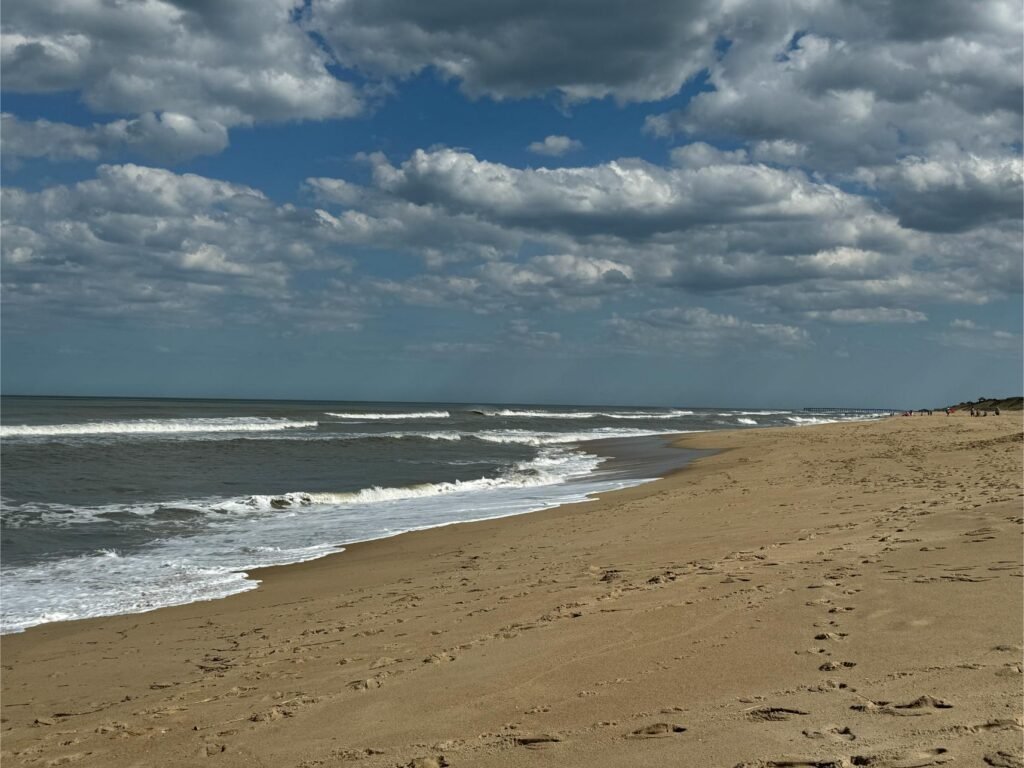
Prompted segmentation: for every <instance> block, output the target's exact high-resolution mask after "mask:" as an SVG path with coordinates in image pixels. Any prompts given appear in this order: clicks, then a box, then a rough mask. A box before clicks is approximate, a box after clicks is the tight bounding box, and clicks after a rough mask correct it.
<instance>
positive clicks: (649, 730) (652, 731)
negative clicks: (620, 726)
mask: <svg viewBox="0 0 1024 768" xmlns="http://www.w3.org/2000/svg"><path fill="white" fill-rule="evenodd" d="M685 732H686V728H684V727H683V726H681V725H676V724H675V723H651V724H650V725H645V726H644V727H643V728H637V729H636V730H635V731H630V732H629V733H628V734H626V738H628V739H662V738H665V737H666V736H675V735H677V734H680V733H685Z"/></svg>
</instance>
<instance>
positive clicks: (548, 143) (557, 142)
mask: <svg viewBox="0 0 1024 768" xmlns="http://www.w3.org/2000/svg"><path fill="white" fill-rule="evenodd" d="M527 149H528V150H529V151H530V152H533V153H534V154H535V155H547V156H548V157H561V156H562V155H564V154H566V153H568V152H575V151H576V150H579V149H583V142H581V141H577V140H576V139H570V138H569V137H568V136H548V137H546V138H545V139H544V141H535V142H533V143H531V144H530V145H529V146H528V147H527Z"/></svg>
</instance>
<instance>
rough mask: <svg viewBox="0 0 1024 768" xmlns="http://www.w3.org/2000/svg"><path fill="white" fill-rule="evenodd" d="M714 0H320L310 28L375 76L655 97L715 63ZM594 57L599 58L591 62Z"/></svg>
mask: <svg viewBox="0 0 1024 768" xmlns="http://www.w3.org/2000/svg"><path fill="white" fill-rule="evenodd" d="M717 7H718V4H717V3H712V2H710V1H709V0H698V1H697V2H692V1H688V2H681V1H680V0H658V1H657V2H650V3H646V4H645V5H644V9H643V12H642V13H637V12H636V10H635V9H632V8H629V7H627V6H624V5H623V4H622V3H619V2H615V0H595V2H590V3H588V4H587V5H586V7H585V8H581V7H580V6H579V5H577V4H575V3H565V2H561V3H522V2H516V1H515V0H496V1H495V2H490V3H486V4H483V5H481V4H480V3H477V2H473V0H443V1H442V2H434V3H421V2H416V0H319V1H318V2H316V3H314V5H313V8H312V13H311V15H310V19H309V27H310V28H311V29H314V30H315V31H316V32H317V33H318V34H320V35H321V36H322V37H323V39H324V40H326V41H327V44H328V45H329V46H330V47H331V50H332V51H333V52H334V54H335V55H336V56H337V57H338V58H339V59H340V60H341V61H343V62H345V63H346V64H348V65H349V66H354V67H358V68H359V69H361V70H363V71H365V72H368V73H371V74H374V75H376V76H380V77H409V76H411V75H414V74H416V73H418V72H421V71H423V70H425V69H432V70H433V71H435V72H437V73H438V74H440V75H441V76H442V77H446V78H455V79H457V80H458V81H459V83H460V84H461V86H462V88H463V89H464V90H465V91H466V92H467V93H469V94H471V95H484V94H486V95H489V96H491V97H494V98H497V99H503V98H521V97H526V96H533V95H538V94H545V93H556V94H558V95H559V96H560V97H562V98H563V99H564V100H566V101H569V102H577V101H584V100H588V99H600V98H604V97H606V96H612V97H614V98H616V99H618V100H620V101H649V100H656V99H663V98H666V97H668V96H671V95H673V94H674V93H676V92H677V91H678V90H679V89H680V87H682V85H683V84H684V83H685V82H686V81H687V80H688V79H689V78H690V77H693V76H694V75H696V74H697V73H698V72H700V71H701V69H703V68H704V67H706V66H707V65H708V63H709V62H710V61H711V60H712V59H713V55H714V42H715V39H716V30H715V28H714V24H713V23H712V20H713V19H714V18H715V16H716V14H717ZM595 51H600V55H599V56H598V55H594V52H595Z"/></svg>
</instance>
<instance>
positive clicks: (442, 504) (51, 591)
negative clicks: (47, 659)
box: [0, 445, 647, 632]
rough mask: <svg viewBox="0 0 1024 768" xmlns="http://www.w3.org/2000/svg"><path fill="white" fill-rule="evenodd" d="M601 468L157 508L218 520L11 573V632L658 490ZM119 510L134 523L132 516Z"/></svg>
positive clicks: (5, 621) (550, 455)
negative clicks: (472, 526)
mask: <svg viewBox="0 0 1024 768" xmlns="http://www.w3.org/2000/svg"><path fill="white" fill-rule="evenodd" d="M600 462H601V459H599V458H598V457H596V456H592V455H589V454H586V453H583V452H581V451H579V450H576V449H572V448H569V447H567V446H559V445H549V446H547V447H545V448H542V449H541V451H540V454H539V455H538V456H537V457H536V458H535V459H533V460H531V461H524V462H521V463H519V464H517V465H516V466H514V467H512V468H510V469H509V470H508V471H507V472H506V473H505V474H503V475H501V476H499V477H496V478H482V479H480V480H471V481H466V482H463V483H447V484H446V483H437V484H431V485H429V486H427V485H423V486H413V487H410V488H368V489H363V490H361V491H356V492H353V493H346V494H322V493H317V494H312V493H308V494H301V493H300V494H288V495H286V496H290V497H292V498H297V500H298V502H299V504H298V505H297V506H291V507H289V508H287V509H283V510H282V509H275V508H274V507H273V506H272V504H271V503H270V502H271V500H272V499H273V498H275V497H247V498H244V499H237V500H234V501H233V502H232V501H229V500H223V499H222V500H220V503H219V504H217V503H211V500H207V501H206V502H203V503H202V504H200V502H196V501H188V502H181V503H173V504H165V505H155V504H151V505H145V506H143V507H139V508H138V509H139V514H140V515H141V514H146V513H151V512H152V511H154V510H156V509H158V508H160V506H173V507H188V508H191V509H202V510H204V511H205V512H207V513H208V514H206V515H205V518H204V519H205V523H206V526H205V528H204V530H203V532H202V533H201V534H200V535H190V536H181V537H170V538H168V537H165V538H162V539H160V540H157V541H154V542H153V544H152V546H150V547H147V548H146V549H144V550H140V551H135V552H112V551H104V552H95V553H92V554H90V555H86V556H82V557H76V558H68V559H64V560H58V561H47V562H43V563H37V564H35V565H32V566H27V567H9V568H5V569H4V572H3V583H4V601H3V605H2V610H3V615H2V617H0V628H2V631H4V632H12V631H19V630H21V629H24V628H26V627H30V626H33V625H36V624H42V623H45V622H48V621H59V620H67V619H78V618H86V617H94V616H105V615H111V614H122V613H139V612H143V611H148V610H152V609H154V608H160V607H164V606H169V605H181V604H184V603H190V602H195V601H199V600H211V599H215V598H220V597H225V596H227V595H231V594H235V593H237V592H244V591H246V590H249V589H253V588H255V587H256V585H257V584H256V582H254V581H252V580H249V579H248V578H247V577H246V571H248V570H251V569H252V568H256V567H263V566H268V565H276V564H282V563H293V562H300V561H303V560H309V559H313V558H317V557H321V556H323V555H325V554H329V553H331V552H336V551H339V549H340V548H341V547H342V546H343V545H345V544H347V543H351V542H355V541H366V540H370V539H379V538H384V537H387V536H392V535H395V534H398V533H402V532H404V531H411V530H420V529H423V528H431V527H437V526H442V525H450V524H452V523H458V522H469V521H472V520H482V519H489V518H495V517H504V516H508V515H516V514H521V513H524V512H529V511H533V510H538V509H545V508H548V507H552V506H556V505H558V504H566V503H575V502H580V501H585V500H586V499H587V498H588V495H589V494H593V493H598V492H603V491H607V490H612V489H616V488H623V487H627V486H629V485H636V484H639V483H643V482H647V479H644V478H639V479H629V480H623V479H622V478H614V477H606V476H602V475H600V474H599V473H598V474H593V473H592V470H593V469H594V468H596V467H597V466H598V465H599V464H600ZM568 479H573V480H574V482H572V483H567V482H565V481H566V480H568ZM276 498H285V497H276ZM306 499H308V502H307V501H306ZM253 500H255V504H253V503H250V502H251V501H253ZM109 509H112V510H113V509H115V508H114V507H110V508H109ZM116 510H117V511H118V512H119V513H121V514H123V513H124V512H125V511H127V510H126V508H125V507H123V506H119V507H116ZM103 511H104V510H101V509H94V510H92V511H91V514H90V515H89V517H91V518H92V519H93V520H96V519H102V513H103ZM226 512H232V513H233V514H225V513H226ZM140 524H144V521H140Z"/></svg>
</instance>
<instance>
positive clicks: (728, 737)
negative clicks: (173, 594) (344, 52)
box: [0, 414, 1024, 768]
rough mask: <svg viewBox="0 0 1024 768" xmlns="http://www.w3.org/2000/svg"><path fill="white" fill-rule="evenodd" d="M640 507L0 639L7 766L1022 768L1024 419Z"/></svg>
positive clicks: (817, 431)
mask: <svg viewBox="0 0 1024 768" xmlns="http://www.w3.org/2000/svg"><path fill="white" fill-rule="evenodd" d="M681 444H682V445H684V446H686V447H689V448H706V449H713V450H715V451H716V453H715V454H714V455H710V456H707V457H705V458H702V459H700V460H698V461H697V462H695V463H694V464H693V465H691V466H690V467H688V468H686V469H684V470H683V471H680V472H678V473H675V474H673V475H672V476H670V477H668V478H666V479H664V480H661V481H659V482H657V483H653V484H650V485H646V486H642V487H638V488H632V489H629V490H625V491H621V492H616V493H612V494H608V495H607V496H606V497H604V498H602V499H600V500H597V501H593V502H590V503H587V504H577V505H571V506H567V507H563V508H560V509H555V510H550V511H546V512H541V513H535V514H531V515H525V516H520V517H514V518H506V519H501V520H493V521H486V522H479V523H470V524H463V525H456V526H450V527H447V528H441V529H434V530H429V531H422V532H418V533H411V534H405V535H402V536H398V537H395V538H393V539H388V540H383V541H377V542H370V543H367V544H361V545H356V546H353V547H350V548H349V549H348V551H346V552H344V553H342V554H340V555H336V556H331V557H328V558H324V559H322V560H318V561H315V562H311V563H305V564H301V565H295V566H288V567H283V568H276V569H269V570H266V571H263V572H260V573H259V574H256V575H257V576H258V578H260V579H262V580H263V585H262V586H261V588H260V589H259V590H256V591H253V592H248V593H245V594H241V595H237V596H234V597H232V598H228V599H226V600H221V601H216V602H209V603H202V604H194V605H189V606H183V607H180V608H170V609H162V610H159V611H155V612H152V613H148V614H140V615H133V616H120V617H113V618H105V619H94V620H88V621H80V622H72V623H66V624H50V625H44V626H41V627H36V628H34V629H31V630H29V631H27V632H25V633H23V634H20V635H11V636H5V637H4V639H3V649H2V650H3V702H2V704H3V723H2V734H3V739H2V752H0V758H2V761H3V764H4V765H5V766H52V765H74V766H109V767H111V768H117V767H119V766H193V765H210V766H268V767H269V766H274V767H277V766H289V767H291V766H294V767H296V768H298V767H300V766H301V767H302V768H313V767H314V766H359V767H360V768H363V767H365V768H378V767H380V766H405V765H411V766H417V767H418V768H431V767H432V766H444V765H450V766H453V768H458V767H460V766H482V767H485V768H486V767H487V766H527V765H528V766H568V767H570V768H571V767H572V766H625V765H628V766H668V765H692V766H736V765H749V766H763V767H768V766H782V765H786V766H852V765H868V766H873V768H883V767H885V766H888V767H889V768H896V767H897V766H902V767H903V768H909V767H910V766H927V765H940V764H943V763H945V762H949V761H951V760H954V759H955V760H956V764H958V765H972V766H973V765H986V764H988V765H993V766H1020V765H1022V759H1024V755H1022V751H1021V738H1022V730H1021V726H1022V721H1021V710H1022V706H1021V684H1022V675H1021V670H1022V659H1021V645H1020V644H1021V636H1022V595H1024V588H1022V570H1021V569H1022V550H1021V542H1022V540H1021V533H1022V489H1021V471H1022V465H1021V452H1022V443H1021V419H1020V415H1019V414H1013V415H1009V414H1004V415H1003V416H1000V417H988V418H970V417H967V416H965V415H959V414H958V415H955V416H953V417H946V416H943V415H936V416H931V417H928V416H922V417H913V418H893V419H887V420H884V421H874V422H859V423H846V424H831V425H825V426H817V427H806V428H793V429H774V430H749V431H737V432H716V433H705V434H698V435H691V436H688V437H686V438H685V439H684V440H682V442H681Z"/></svg>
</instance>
